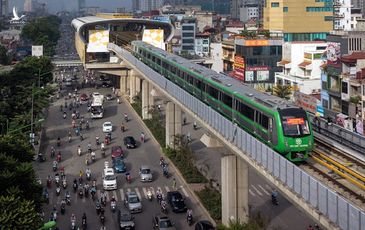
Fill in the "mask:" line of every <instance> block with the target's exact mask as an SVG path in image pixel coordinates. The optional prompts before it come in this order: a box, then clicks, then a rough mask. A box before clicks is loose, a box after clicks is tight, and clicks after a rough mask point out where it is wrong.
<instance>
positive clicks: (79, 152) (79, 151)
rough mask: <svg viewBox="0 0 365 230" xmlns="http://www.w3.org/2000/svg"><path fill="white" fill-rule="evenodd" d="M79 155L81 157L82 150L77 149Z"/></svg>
mask: <svg viewBox="0 0 365 230" xmlns="http://www.w3.org/2000/svg"><path fill="white" fill-rule="evenodd" d="M77 154H79V156H81V148H78V149H77Z"/></svg>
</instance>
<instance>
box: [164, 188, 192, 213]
mask: <svg viewBox="0 0 365 230" xmlns="http://www.w3.org/2000/svg"><path fill="white" fill-rule="evenodd" d="M167 202H168V203H169V204H170V206H171V209H172V211H173V212H186V211H187V207H186V204H185V201H184V198H183V196H182V195H181V193H180V192H179V191H171V192H167Z"/></svg>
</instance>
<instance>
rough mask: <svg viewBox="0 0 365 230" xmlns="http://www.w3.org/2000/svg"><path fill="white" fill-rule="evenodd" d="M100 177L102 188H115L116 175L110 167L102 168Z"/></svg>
mask: <svg viewBox="0 0 365 230" xmlns="http://www.w3.org/2000/svg"><path fill="white" fill-rule="evenodd" d="M102 177H103V188H104V190H115V189H117V177H116V176H115V174H114V170H113V169H112V168H104V171H103V175H102Z"/></svg>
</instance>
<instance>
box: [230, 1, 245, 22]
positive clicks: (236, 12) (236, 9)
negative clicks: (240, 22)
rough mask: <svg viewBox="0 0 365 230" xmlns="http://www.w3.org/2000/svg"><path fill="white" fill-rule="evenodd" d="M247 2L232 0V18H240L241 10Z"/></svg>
mask: <svg viewBox="0 0 365 230" xmlns="http://www.w3.org/2000/svg"><path fill="white" fill-rule="evenodd" d="M245 2H246V1H245V0H231V17H232V18H240V8H241V7H242V6H243V5H244V4H245Z"/></svg>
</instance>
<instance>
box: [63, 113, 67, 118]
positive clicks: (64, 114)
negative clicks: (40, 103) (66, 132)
mask: <svg viewBox="0 0 365 230" xmlns="http://www.w3.org/2000/svg"><path fill="white" fill-rule="evenodd" d="M66 117H67V113H66V111H64V112H63V119H66Z"/></svg>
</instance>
